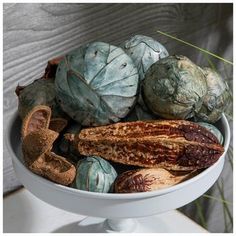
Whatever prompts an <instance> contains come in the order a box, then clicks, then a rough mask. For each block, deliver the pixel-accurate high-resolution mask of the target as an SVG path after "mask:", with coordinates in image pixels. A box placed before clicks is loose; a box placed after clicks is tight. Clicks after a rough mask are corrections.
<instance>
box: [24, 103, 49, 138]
mask: <svg viewBox="0 0 236 236" xmlns="http://www.w3.org/2000/svg"><path fill="white" fill-rule="evenodd" d="M51 113H52V112H51V108H50V107H48V106H44V105H39V106H35V107H34V108H33V109H32V110H31V111H30V112H29V113H28V114H27V115H26V117H25V118H24V120H23V123H22V129H21V134H22V137H23V138H24V137H26V136H27V134H29V133H30V132H32V131H35V130H39V129H47V128H48V127H49V122H50V118H51Z"/></svg>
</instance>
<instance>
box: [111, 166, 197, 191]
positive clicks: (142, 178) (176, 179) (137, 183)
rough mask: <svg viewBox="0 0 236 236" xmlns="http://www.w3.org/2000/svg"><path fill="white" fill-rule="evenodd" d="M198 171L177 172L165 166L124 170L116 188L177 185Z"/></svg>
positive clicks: (139, 189)
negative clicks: (164, 167) (166, 168)
mask: <svg viewBox="0 0 236 236" xmlns="http://www.w3.org/2000/svg"><path fill="white" fill-rule="evenodd" d="M196 173H197V172H195V173H192V172H187V173H186V172H183V173H182V172H181V173H178V172H177V173H176V172H174V171H168V170H165V169H163V168H152V169H149V168H147V169H137V170H130V171H126V172H123V173H122V174H121V175H119V176H118V177H117V178H116V180H115V183H114V190H115V192H117V193H136V192H149V191H154V190H158V189H163V188H168V187H171V186H173V185H176V184H178V183H180V182H182V181H184V180H187V179H188V178H191V177H193V176H194V175H195V174H196Z"/></svg>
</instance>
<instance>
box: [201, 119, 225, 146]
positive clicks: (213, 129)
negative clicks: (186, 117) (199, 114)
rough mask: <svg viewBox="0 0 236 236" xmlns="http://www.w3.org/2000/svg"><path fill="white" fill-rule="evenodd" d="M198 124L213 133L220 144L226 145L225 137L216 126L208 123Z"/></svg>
mask: <svg viewBox="0 0 236 236" xmlns="http://www.w3.org/2000/svg"><path fill="white" fill-rule="evenodd" d="M197 123H198V124H199V125H201V126H202V127H205V128H206V129H208V130H209V131H210V132H212V133H213V134H214V135H215V136H216V138H217V139H218V141H219V143H220V144H223V143H224V137H223V135H222V133H221V132H220V131H219V130H218V129H217V128H216V127H215V126H214V125H212V124H209V123H206V122H197Z"/></svg>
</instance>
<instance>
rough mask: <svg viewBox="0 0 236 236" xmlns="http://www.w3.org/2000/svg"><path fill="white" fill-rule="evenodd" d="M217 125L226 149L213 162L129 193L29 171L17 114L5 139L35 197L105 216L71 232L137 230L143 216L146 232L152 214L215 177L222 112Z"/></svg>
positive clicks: (225, 128) (183, 200)
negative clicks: (86, 187) (158, 186)
mask: <svg viewBox="0 0 236 236" xmlns="http://www.w3.org/2000/svg"><path fill="white" fill-rule="evenodd" d="M216 126H217V127H218V128H219V129H220V131H221V132H222V134H223V136H224V149H225V151H224V153H223V155H222V156H221V157H220V158H219V160H218V161H217V162H216V163H215V164H214V165H212V166H211V167H209V168H207V169H206V170H204V171H203V172H202V173H200V174H198V175H197V176H195V177H193V178H191V179H189V180H186V181H184V182H182V183H180V184H178V185H175V186H173V187H170V188H166V189H162V190H157V191H152V192H143V193H130V194H113V193H94V192H87V191H81V190H77V189H73V188H69V187H65V186H62V185H59V184H55V183H53V182H51V181H49V180H47V179H44V178H42V177H40V176H38V175H36V174H34V173H32V172H31V171H30V170H28V169H27V168H26V167H25V166H24V164H23V160H22V154H21V137H20V127H21V121H20V119H19V118H18V117H17V115H15V116H14V117H13V119H12V121H11V122H10V126H9V130H8V131H9V132H8V134H7V139H6V142H7V146H8V149H9V153H10V155H11V156H12V161H13V166H14V169H15V172H16V175H17V177H18V178H19V180H20V181H21V183H22V184H23V185H24V186H25V187H26V188H27V189H28V190H29V191H30V192H31V193H33V194H34V195H35V196H36V197H38V198H40V199H41V200H43V201H45V202H47V203H49V204H51V205H53V206H55V207H58V208H61V209H63V210H66V211H70V212H73V213H77V214H81V215H87V216H93V217H101V218H105V219H108V220H100V219H97V218H87V219H86V220H85V221H84V222H80V225H77V226H76V227H75V225H74V226H73V227H74V228H71V232H85V231H86V232H114V231H115V232H138V231H139V230H138V228H140V226H139V227H137V226H138V224H139V220H138V217H145V216H147V217H150V220H147V221H145V222H146V223H145V224H150V225H149V226H148V227H149V232H155V229H156V228H157V227H158V222H155V223H154V222H153V221H152V220H151V216H152V215H156V214H159V213H163V212H166V211H169V210H172V209H176V208H179V207H181V206H183V205H186V204H187V203H189V202H191V201H193V200H195V199H196V198H198V197H200V196H201V195H202V194H204V193H205V192H206V191H207V190H208V189H209V188H210V187H211V186H212V185H213V184H214V183H215V181H216V180H217V179H218V177H219V175H220V173H221V171H222V168H223V165H224V156H225V154H226V152H227V150H228V146H229V141H230V129H229V125H228V122H227V119H226V117H225V115H223V116H222V118H221V119H220V120H219V121H218V122H217V124H216ZM132 218H137V219H135V220H133V219H132ZM148 222H150V223H148ZM80 226H81V227H80ZM84 226H86V227H84ZM146 227H147V226H146ZM85 229H86V230H85Z"/></svg>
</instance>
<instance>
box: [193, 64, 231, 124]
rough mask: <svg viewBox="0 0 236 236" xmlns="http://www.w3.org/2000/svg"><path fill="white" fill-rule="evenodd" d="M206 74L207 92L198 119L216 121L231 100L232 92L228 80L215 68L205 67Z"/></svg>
mask: <svg viewBox="0 0 236 236" xmlns="http://www.w3.org/2000/svg"><path fill="white" fill-rule="evenodd" d="M203 73H204V74H205V76H206V82H207V94H206V96H205V97H204V99H203V104H202V107H201V109H200V111H198V112H197V114H196V116H197V118H198V119H200V120H202V121H205V122H210V123H215V122H216V121H217V120H219V119H220V118H221V116H222V113H223V112H224V111H225V110H226V109H227V106H228V105H229V104H230V102H231V94H230V90H229V87H228V84H227V82H226V81H224V80H223V78H222V77H221V76H220V75H219V74H218V73H217V72H216V71H215V70H213V69H211V68H208V67H206V68H203Z"/></svg>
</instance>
